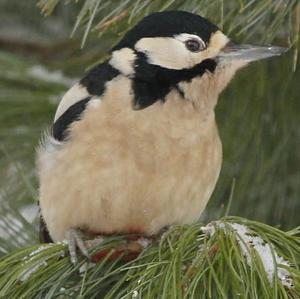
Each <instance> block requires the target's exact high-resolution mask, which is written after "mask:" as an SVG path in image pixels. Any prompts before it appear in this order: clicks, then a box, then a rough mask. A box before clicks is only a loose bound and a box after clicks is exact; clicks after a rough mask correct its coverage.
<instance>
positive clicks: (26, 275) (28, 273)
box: [19, 261, 47, 282]
mask: <svg viewBox="0 0 300 299" xmlns="http://www.w3.org/2000/svg"><path fill="white" fill-rule="evenodd" d="M42 266H47V263H46V261H40V262H38V263H36V264H35V265H33V266H32V267H31V268H29V269H27V270H25V271H24V272H23V273H22V274H21V276H20V278H19V279H20V281H22V282H24V281H26V280H27V279H28V278H30V276H31V275H32V274H34V273H35V272H36V271H37V270H38V269H39V268H40V267H42Z"/></svg>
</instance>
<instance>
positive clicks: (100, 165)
mask: <svg viewBox="0 0 300 299" xmlns="http://www.w3.org/2000/svg"><path fill="white" fill-rule="evenodd" d="M228 45H230V47H231V53H233V52H234V51H235V50H234V49H233V46H232V45H231V44H230V43H229V39H228V38H227V37H226V36H225V35H224V34H223V33H222V32H221V31H220V30H219V29H218V28H217V26H215V25H213V24H211V23H210V22H209V21H207V20H206V19H204V18H202V17H200V16H197V15H194V14H191V13H187V12H180V11H176V12H175V11H171V12H163V13H155V14H152V15H150V16H148V17H146V18H145V19H143V20H142V21H141V22H140V23H139V24H138V25H137V26H136V27H134V28H133V29H132V30H131V31H129V32H128V33H127V34H125V36H124V38H123V39H122V40H121V41H120V42H119V43H118V44H117V45H116V46H115V47H114V48H113V49H112V50H111V53H110V57H109V59H108V60H107V61H105V62H104V63H102V64H100V65H98V66H96V67H95V68H94V69H92V70H91V71H90V72H89V73H88V74H87V75H86V76H85V77H84V78H83V79H82V80H80V82H79V83H77V84H76V85H75V86H74V87H73V88H71V89H70V91H69V92H67V94H66V95H65V97H64V98H63V99H62V101H61V103H60V104H59V106H58V110H57V113H56V116H55V119H54V124H53V128H52V136H48V137H47V138H46V141H45V143H44V145H43V146H42V147H41V148H40V149H39V154H38V170H39V181H40V207H41V212H42V216H43V221H44V222H45V224H46V226H47V227H46V229H47V230H48V231H49V234H50V236H48V234H47V231H46V230H45V238H46V239H47V240H49V237H51V238H52V239H53V240H54V241H58V240H62V239H64V238H65V236H66V232H67V231H69V230H72V229H80V230H81V231H83V232H89V233H91V232H93V233H97V234H117V233H131V232H132V233H133V232H134V233H136V232H139V233H142V234H145V235H153V234H157V233H158V232H159V231H161V230H162V229H163V228H165V227H168V226H170V225H173V224H188V223H193V222H195V221H196V220H197V219H198V218H199V217H200V215H201V213H202V212H203V210H204V208H205V206H206V204H207V202H208V200H209V198H210V196H211V194H212V192H213V190H214V187H215V184H216V182H217V179H218V176H219V173H220V169H221V163H222V145H221V141H220V138H219V134H218V129H217V125H216V122H215V114H214V108H215V105H216V104H217V100H218V96H219V94H220V92H221V91H222V90H223V89H224V88H225V87H226V85H227V84H228V83H229V81H230V79H231V78H232V77H233V75H234V74H235V72H236V70H238V69H239V68H241V67H243V66H245V65H246V64H247V63H248V62H249V61H252V60H256V59H259V57H256V58H255V55H253V52H251V55H252V56H251V59H248V60H247V59H245V57H247V55H246V54H247V53H246V52H245V51H247V50H245V49H243V50H241V51H244V52H242V54H241V56H239V53H240V52H234V55H233V54H232V56H230V55H229V54H228V52H226V51H225V50H224V49H226V46H227V47H228ZM261 49H262V48H261ZM261 49H260V50H261ZM263 49H264V51H265V52H264V53H265V56H264V58H265V57H267V56H268V55H269V56H272V55H275V54H272V55H271V54H268V52H267V51H268V50H267V48H263ZM268 49H269V48H268ZM260 53H261V52H260ZM240 57H241V58H240ZM42 228H43V227H42ZM43 229H45V228H43Z"/></svg>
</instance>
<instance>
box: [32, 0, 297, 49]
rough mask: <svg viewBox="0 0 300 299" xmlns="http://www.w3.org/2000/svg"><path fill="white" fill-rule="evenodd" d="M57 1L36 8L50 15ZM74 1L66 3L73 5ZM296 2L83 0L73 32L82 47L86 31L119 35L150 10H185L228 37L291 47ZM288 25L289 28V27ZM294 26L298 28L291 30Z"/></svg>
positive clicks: (42, 2) (42, 1)
mask: <svg viewBox="0 0 300 299" xmlns="http://www.w3.org/2000/svg"><path fill="white" fill-rule="evenodd" d="M59 2H62V1H59V0H40V1H39V2H38V6H39V7H40V9H41V11H42V12H43V13H44V14H45V15H50V14H51V13H52V12H53V10H54V8H55V7H56V6H57V4H58V3H59ZM76 2H77V1H74V0H73V1H71V0H70V1H66V3H67V4H70V5H74V4H75V3H76ZM297 4H298V0H286V1H282V0H264V1H261V0H253V1H246V0H232V1H224V0H201V1H195V0H186V1H183V0H169V1H167V2H166V1H161V0H142V1H141V0H139V1H132V0H126V1H123V0H118V1H102V0H85V1H84V3H83V5H82V7H81V9H80V12H79V13H78V17H77V20H76V23H75V25H74V29H73V33H74V32H75V31H77V30H78V29H79V28H82V29H83V30H84V34H83V39H82V45H84V43H85V42H86V39H87V36H88V34H89V32H91V31H96V32H98V33H99V34H100V35H101V34H103V33H104V32H105V31H107V30H114V31H117V32H119V33H121V34H122V33H123V32H124V29H125V30H128V29H129V28H130V27H132V26H134V25H135V24H136V23H137V22H138V21H139V20H140V19H142V18H143V17H144V16H145V15H148V14H149V13H151V12H153V11H163V10H179V9H180V10H187V11H191V12H194V13H198V14H200V15H202V16H204V17H207V18H209V19H210V20H211V21H213V22H215V23H216V24H218V25H219V26H220V28H222V29H223V30H224V31H225V32H226V33H227V34H228V35H230V36H231V37H233V38H239V39H245V38H247V39H248V40H249V39H253V41H256V42H265V43H270V42H271V41H272V40H274V39H275V37H277V38H278V37H280V38H281V39H284V40H285V41H286V43H287V44H288V45H289V46H290V47H291V46H293V45H296V41H297V36H298V33H299V24H298V22H297V18H294V17H293V14H296V13H297V10H298V8H297ZM290 22H292V26H290ZM295 27H298V28H297V29H296V30H295Z"/></svg>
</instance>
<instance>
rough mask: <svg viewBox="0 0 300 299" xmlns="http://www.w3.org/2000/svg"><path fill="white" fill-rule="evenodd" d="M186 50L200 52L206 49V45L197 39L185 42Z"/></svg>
mask: <svg viewBox="0 0 300 299" xmlns="http://www.w3.org/2000/svg"><path fill="white" fill-rule="evenodd" d="M185 46H186V48H187V49H188V50H189V51H191V52H200V51H202V50H204V49H205V44H204V43H203V42H200V41H198V40H197V39H189V40H187V41H186V42H185Z"/></svg>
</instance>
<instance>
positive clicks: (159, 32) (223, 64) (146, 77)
mask: <svg viewBox="0 0 300 299" xmlns="http://www.w3.org/2000/svg"><path fill="white" fill-rule="evenodd" d="M285 51H286V49H285V48H280V47H272V46H267V47H261V46H252V45H238V44H234V43H233V42H232V41H231V40H230V39H229V38H228V37H227V36H226V35H225V34H224V33H222V32H221V30H220V29H219V28H218V27H217V26H216V25H214V24H212V23H210V22H209V21H208V20H206V19H205V18H203V17H201V16H199V15H195V14H192V13H189V12H184V11H167V12H159V13H153V14H151V15H149V16H147V17H145V18H144V19H143V20H142V21H141V22H140V23H138V24H137V25H136V26H135V27H134V28H133V29H131V30H130V31H129V32H128V33H127V34H125V36H124V38H123V39H122V40H121V41H120V42H119V43H118V44H117V45H116V46H115V47H114V48H113V49H112V56H111V59H110V62H109V63H110V64H111V65H112V66H113V67H114V68H116V69H118V71H119V72H121V73H122V74H124V75H126V76H128V77H131V78H132V79H133V90H134V94H135V99H134V108H135V109H142V108H145V107H147V106H149V105H151V104H153V103H154V102H156V101H158V100H164V99H165V96H166V95H167V94H168V93H169V92H170V91H173V90H176V91H177V92H178V93H180V94H181V96H182V97H184V98H186V99H187V100H190V101H193V102H195V103H196V104H197V102H199V99H200V101H201V98H203V99H206V98H210V99H211V101H212V103H211V105H212V106H214V105H215V103H216V100H217V97H218V94H219V93H220V92H221V91H222V90H223V89H224V87H225V86H226V85H227V84H228V82H229V81H230V79H231V78H232V76H233V75H234V73H235V72H236V70H238V69H239V68H241V67H242V66H244V65H246V64H247V63H249V62H251V61H255V60H259V59H263V58H267V57H271V56H274V55H280V54H281V53H283V52H285Z"/></svg>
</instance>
